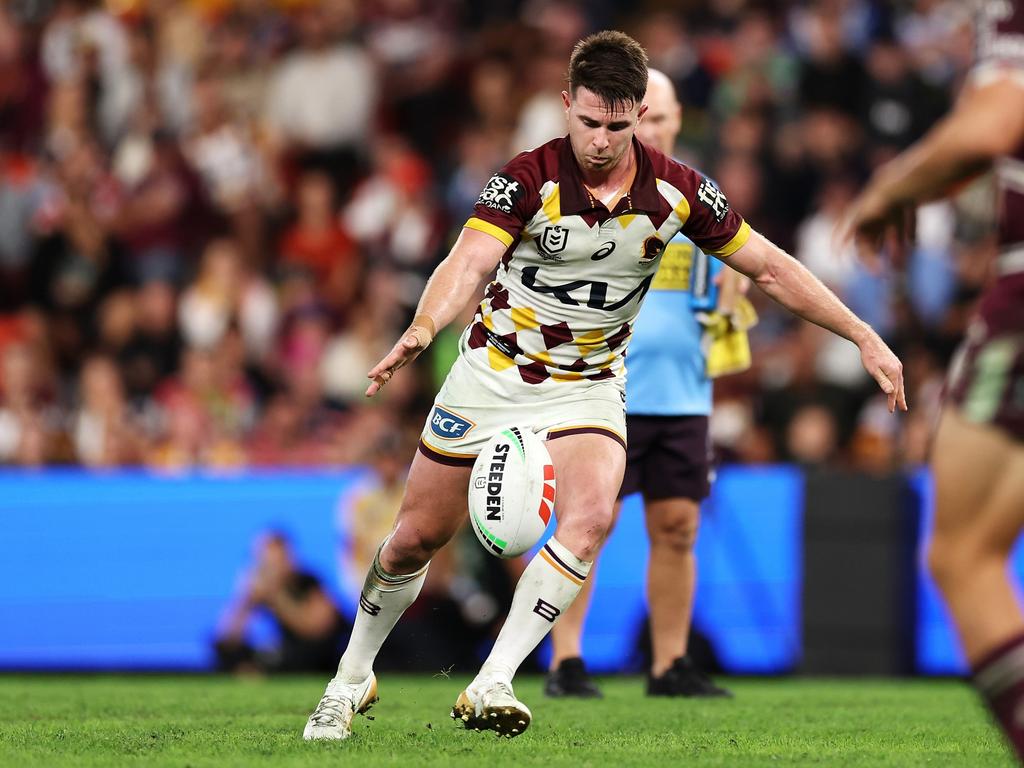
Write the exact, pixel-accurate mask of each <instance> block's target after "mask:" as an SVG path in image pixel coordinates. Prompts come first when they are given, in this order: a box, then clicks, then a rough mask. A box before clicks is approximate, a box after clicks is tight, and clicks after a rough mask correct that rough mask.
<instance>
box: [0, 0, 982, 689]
mask: <svg viewBox="0 0 1024 768" xmlns="http://www.w3.org/2000/svg"><path fill="white" fill-rule="evenodd" d="M964 5H966V4H961V3H957V2H949V1H947V0H905V1H904V2H882V1H881V0H876V1H871V0H824V1H822V2H796V1H792V2H785V1H784V0H778V1H776V2H754V1H753V0H711V1H710V2H684V1H682V0H680V1H678V2H670V1H669V0H665V1H664V2H658V1H657V0H648V1H647V2H642V1H640V0H630V2H624V1H618V2H617V1H616V0H588V2H572V1H571V0H490V1H488V2H467V1H459V0H372V1H371V0H364V1H360V0H327V1H325V2H308V1H306V2H304V1H303V0H238V1H237V2H233V1H232V0H193V1H192V2H186V1H185V0H106V1H105V2H98V1H92V0H8V2H6V3H4V4H3V5H2V6H0V463H2V464H3V465H4V466H5V469H4V470H3V471H2V472H0V551H2V553H3V554H2V556H0V669H4V670H41V669H51V670H79V669H87V670H95V669H104V670H139V669H145V670H189V671H195V670H209V669H213V668H214V667H215V666H216V665H217V663H218V661H217V659H218V657H217V654H216V652H215V649H214V640H215V638H216V637H217V636H218V632H223V631H224V628H223V623H224V621H225V619H224V618H223V617H224V615H225V611H227V610H228V608H229V606H230V604H231V601H232V599H234V598H237V596H238V594H239V592H240V590H241V591H244V586H245V583H246V579H247V578H248V577H247V575H246V574H247V573H250V574H251V572H252V571H251V570H247V569H251V568H253V563H254V562H255V563H257V565H256V566H255V568H256V569H257V570H258V567H259V565H258V562H259V555H254V547H260V546H263V544H262V543H261V542H264V541H265V539H261V538H260V537H261V536H265V535H266V534H267V533H268V532H275V531H276V532H280V533H282V534H284V536H285V537H286V538H287V540H288V542H289V543H290V547H291V551H292V552H293V553H294V557H295V559H296V562H297V563H298V564H299V566H301V569H303V571H308V572H309V573H310V574H313V575H314V576H315V577H316V579H318V581H319V583H320V584H321V585H322V589H323V591H324V593H325V594H326V595H327V596H328V597H329V598H330V600H331V601H332V602H333V603H334V604H336V605H337V606H338V609H339V611H340V616H341V618H340V619H339V621H340V626H343V625H344V623H345V621H346V619H345V617H346V616H351V615H352V609H353V606H354V596H356V595H357V594H358V587H359V582H360V579H361V573H362V572H363V571H364V564H365V562H366V558H367V556H368V555H367V552H368V551H370V552H372V547H373V546H374V545H375V542H376V541H378V540H379V538H380V535H382V533H383V531H386V530H387V527H388V525H389V524H390V519H391V517H390V516H391V515H392V514H393V513H394V510H395V508H396V505H397V501H398V498H400V493H401V482H402V473H403V471H404V466H405V463H406V462H407V461H408V459H409V458H410V457H411V456H412V451H413V450H414V445H415V440H416V437H417V436H418V433H419V430H420V426H421V424H422V420H423V418H424V417H425V414H426V411H427V409H428V407H429V404H430V402H431V399H432V397H433V393H434V391H435V390H436V387H437V385H438V383H439V382H440V380H441V379H442V378H443V376H444V374H445V373H446V371H447V369H448V366H449V365H450V364H451V361H452V360H453V358H454V355H455V353H456V351H455V341H456V338H457V335H458V332H459V331H460V330H461V326H459V327H452V328H451V329H449V330H447V331H446V332H445V333H443V334H442V335H441V336H440V337H439V339H438V340H437V342H436V343H435V344H434V345H433V346H432V347H431V349H430V354H429V356H427V357H426V358H424V359H421V362H420V363H418V364H417V366H416V367H415V368H414V369H411V370H410V371H408V372H406V373H404V374H403V375H401V376H399V377H398V378H397V379H396V380H395V382H394V383H393V384H391V385H390V386H389V387H388V388H387V389H386V390H385V391H384V393H383V396H381V397H378V398H376V399H375V400H373V401H366V400H365V399H364V398H363V394H362V393H363V390H364V388H365V385H366V379H365V371H366V370H367V369H368V368H369V367H370V366H371V365H372V364H373V363H374V362H376V360H377V359H378V358H379V357H380V356H381V355H382V353H383V352H385V351H386V350H387V349H388V348H389V347H390V345H391V344H392V343H393V340H394V338H395V336H396V334H397V333H398V332H399V331H400V330H401V329H402V327H403V326H404V324H405V323H407V322H408V320H409V318H410V317H411V310H412V308H413V306H414V304H415V302H416V300H417V298H418V296H419V294H420V291H421V289H422V287H423V285H424V281H425V279H426V277H427V276H428V275H429V273H430V271H431V270H432V268H433V267H434V266H435V265H436V264H437V263H438V261H439V260H440V259H441V258H443V255H444V254H445V253H446V250H447V248H448V246H449V245H450V244H451V242H452V241H453V239H454V237H455V236H456V235H457V233H458V231H459V228H460V227H461V225H462V223H463V221H464V220H465V218H466V216H467V214H468V212H469V210H470V208H471V206H472V204H473V202H474V201H475V199H476V197H477V195H478V194H479V191H480V190H481V188H482V187H483V185H484V184H485V183H486V181H487V179H488V178H489V176H490V175H491V173H492V172H493V171H494V170H495V169H496V168H497V167H499V166H500V165H501V164H502V163H503V162H504V161H505V160H507V159H508V158H509V157H510V156H511V155H513V154H514V153H516V152H518V151H521V150H524V149H528V148H532V147H534V146H536V145H538V144H540V143H542V142H543V141H546V140H547V139H549V138H552V137H554V136H556V135H560V134H561V133H562V132H563V117H562V114H561V107H560V102H559V99H558V93H559V91H560V90H561V89H562V85H563V77H564V70H565V66H566V61H567V56H568V52H569V50H570V48H571V46H572V44H573V43H574V42H575V41H576V40H577V39H579V38H580V37H582V36H584V35H585V34H587V33H589V32H590V31H593V30H596V29H600V28H606V27H617V28H620V29H623V30H625V31H628V32H630V33H631V34H633V35H635V36H636V37H637V39H639V40H640V41H641V43H643V44H644V45H645V46H646V48H647V50H648V52H649V54H650V58H651V61H652V64H653V65H654V66H656V67H658V68H660V69H661V70H663V71H664V72H666V73H667V74H668V75H669V76H670V77H671V78H672V79H673V81H674V82H675V83H676V86H677V88H678V90H679V93H680V96H681V99H682V101H683V102H684V130H683V134H682V139H681V142H680V145H679V146H678V148H677V149H678V156H679V157H680V158H682V159H684V160H686V161H687V162H689V163H690V164H692V165H694V166H696V167H699V168H701V169H703V170H704V171H705V172H707V173H708V174H709V175H711V176H713V177H714V178H716V179H717V180H718V182H719V183H720V185H721V186H722V188H723V189H724V191H725V192H726V193H727V195H728V196H729V198H730V200H731V201H732V204H733V205H734V206H735V208H736V209H737V210H739V211H741V212H742V213H743V214H744V216H745V217H746V218H747V219H748V221H749V222H750V223H751V225H752V226H754V227H755V228H756V229H759V230H761V231H763V232H765V233H766V234H767V235H768V236H769V237H770V238H771V239H773V240H774V241H775V242H777V243H779V244H780V245H782V246H783V247H785V248H787V249H788V250H789V251H790V252H792V253H793V254H795V255H796V257H797V258H799V259H801V260H802V261H803V262H805V263H806V264H807V265H808V266H809V267H810V268H811V269H812V270H813V271H814V272H815V273H816V274H818V275H819V276H820V277H822V278H823V279H824V280H825V281H826V282H827V283H828V284H829V285H830V286H831V287H832V288H833V289H834V290H835V291H836V292H837V293H838V294H839V295H840V296H841V297H843V299H844V300H845V301H846V302H847V303H848V304H849V305H850V306H851V307H852V308H853V309H854V310H855V311H856V312H858V313H859V314H860V315H861V316H863V317H865V318H866V319H868V320H869V321H870V322H871V323H872V325H874V327H875V328H876V329H878V330H879V332H880V333H881V334H882V335H883V336H884V337H885V338H886V340H887V341H888V342H889V343H890V344H891V345H892V346H893V347H894V349H896V351H897V352H898V353H899V354H900V355H901V357H902V359H903V360H904V362H905V364H906V368H907V380H908V384H909V399H910V403H911V405H912V410H911V412H910V413H909V414H907V415H905V416H901V417H900V418H892V417H890V416H889V415H888V414H887V413H886V410H885V403H884V399H883V398H879V397H878V396H876V395H875V394H874V393H873V391H872V390H873V386H872V384H871V382H869V381H867V380H866V379H865V378H864V376H863V374H862V372H861V369H860V365H859V362H858V356H857V351H856V349H855V348H854V347H853V346H852V345H848V344H846V343H844V342H839V341H838V340H837V339H835V338H832V337H830V336H828V334H826V333H825V332H823V331H821V330H820V329H817V328H814V327H812V326H810V325H808V324H805V323H799V322H795V321H794V320H793V318H791V317H789V316H788V315H786V314H785V313H783V312H781V311H780V310H778V309H777V308H776V307H774V306H773V305H771V304H770V303H768V302H766V301H763V300H761V299H760V297H757V296H755V297H753V298H754V300H755V302H756V303H757V307H758V311H759V312H760V314H761V318H762V321H761V323H760V325H759V326H758V327H757V328H756V329H755V330H754V332H753V336H752V346H753V356H754V366H753V368H752V369H751V370H750V371H749V372H747V373H745V374H742V375H738V376H732V377H728V378H725V379H721V380H720V381H719V382H718V383H717V385H716V406H715V412H714V415H713V417H712V432H713V438H714V443H715V448H716V452H717V455H718V457H719V461H720V462H721V469H720V471H719V482H718V484H717V485H716V488H715V492H714V495H713V497H712V498H711V499H710V500H709V502H708V505H707V507H706V509H705V514H706V519H705V524H704V527H703V530H702V534H701V539H700V545H699V546H700V550H699V557H700V563H701V566H700V569H701V571H700V591H699V594H698V599H697V614H696V627H695V629H696V632H697V633H698V638H697V640H696V641H695V648H699V649H702V650H701V651H700V652H701V653H703V654H704V658H705V660H706V661H707V662H708V663H710V664H711V665H712V666H714V667H716V668H720V669H723V670H725V671H728V672H735V673H780V672H793V671H806V672H815V673H835V672H872V673H882V674H908V673H940V674H949V673H955V672H958V671H960V670H961V669H962V662H961V659H960V656H959V653H958V651H957V649H956V646H955V643H954V641H953V639H952V636H951V634H950V630H949V626H948V623H947V621H946V618H945V615H944V613H943V612H942V609H941V607H940V606H939V604H938V602H937V600H936V596H935V593H934V591H933V590H932V589H931V587H930V585H929V584H928V583H927V582H926V580H925V579H924V578H923V576H922V575H921V574H920V572H919V570H918V569H917V567H916V559H915V550H916V547H917V545H918V543H919V531H920V530H921V526H922V523H923V520H925V519H926V517H927V515H928V514H929V509H930V505H929V485H928V478H927V474H926V473H925V472H924V471H923V470H922V469H921V466H922V463H923V462H924V459H925V454H926V448H927V443H928V434H929V428H930V425H931V423H932V421H933V419H934V417H935V414H936V408H937V404H938V401H939V395H940V390H941V386H942V378H943V370H944V368H945V366H946V364H947V362H948V360H949V357H950V355H951V352H952V350H953V348H954V345H955V343H956V341H957V339H958V338H959V337H960V335H961V334H962V332H963V330H964V327H965V319H966V317H967V316H968V314H969V311H970V309H971V307H972V304H973V301H974V299H975V297H976V296H977V295H978V293H979V290H980V288H981V287H982V286H983V285H984V282H985V280H986V277H987V273H988V265H989V262H990V257H991V254H992V252H993V245H992V243H993V241H992V230H993V216H994V208H993V205H992V196H991V195H992V189H991V183H990V181H989V180H988V179H985V178H982V179H980V180H978V182H977V183H976V184H974V185H972V186H971V187H970V188H967V189H964V190H963V191H962V193H961V194H960V195H959V196H958V198H957V199H955V200H953V201H951V202H942V203H936V204H934V205H931V206H929V207H927V208H924V209H923V210H922V211H921V212H920V215H919V224H918V233H919V242H918V246H917V248H916V249H915V250H914V251H913V253H911V254H910V255H909V257H908V259H907V263H906V264H903V265H901V266H902V270H901V271H899V272H898V273H896V274H895V276H879V275H875V274H871V273H869V272H867V271H866V270H865V269H864V268H863V267H862V266H861V265H859V264H858V263H857V262H856V261H855V259H853V258H852V256H851V254H849V253H841V254H835V253H833V250H832V248H831V247H830V234H831V229H832V226H833V224H834V222H835V220H836V217H837V215H838V213H839V212H840V211H841V210H842V209H843V207H844V205H845V204H846V203H847V202H848V201H849V200H850V199H851V195H852V194H853V192H854V190H855V189H856V188H857V185H858V184H859V183H860V182H861V181H863V179H864V178H865V177H866V175H867V174H868V173H869V172H870V171H871V169H872V168H873V167H875V166H876V165H877V164H878V163H880V162H882V161H884V160H885V159H887V158H889V157H891V156H892V155H893V154H894V153H896V152H898V151H899V150H901V149H903V148H905V147H906V146H907V145H908V144H910V143H911V142H912V141H914V140H915V139H916V138H917V137H919V136H920V135H921V134H922V132H923V131H924V130H926V129H927V127H928V126H929V125H930V124H931V123H932V122H933V121H934V120H935V118H936V117H937V116H938V115H940V114H941V113H942V112H943V111H944V110H945V109H946V107H947V106H948V105H949V103H950V100H951V99H952V98H953V97H954V95H955V93H956V90H957V88H958V85H959V83H960V82H961V79H962V77H963V75H964V73H965V71H966V67H967V65H968V63H969V61H970V56H971V43H970V41H971V37H970V28H969V26H967V24H966V19H965V17H964V15H963V10H964V9H963V7H962V6H964ZM631 504H632V505H633V506H631V507H629V508H627V511H626V513H625V514H624V515H623V521H622V524H621V526H620V528H619V530H618V531H617V532H616V534H615V537H614V539H613V541H612V544H611V546H610V548H609V550H608V553H607V555H606V556H605V558H604V560H603V562H602V565H601V568H600V571H599V573H600V575H599V577H598V591H597V597H596V600H595V610H594V613H593V617H592V619H591V621H590V625H589V627H590V630H589V633H588V636H587V640H586V645H585V649H586V653H587V655H588V658H589V659H592V663H593V666H594V667H595V668H596V669H599V670H603V671H636V670H639V669H640V668H641V659H642V656H643V632H644V629H643V624H644V607H643V600H642V590H641V583H642V578H643V574H642V572H641V571H639V570H638V569H636V567H635V566H631V565H630V562H632V561H633V559H634V558H635V553H636V552H637V551H642V550H643V549H644V548H645V547H646V544H645V543H644V535H643V530H642V524H641V521H640V515H639V509H638V508H637V505H638V501H637V500H636V499H634V500H632V501H631ZM368 547H369V548H370V549H369V550H368ZM630 553H633V556H632V557H627V555H629V554H630ZM432 574H433V575H432V582H431V584H430V585H429V587H428V589H427V590H426V593H425V595H424V597H423V598H422V600H421V607H420V608H419V609H414V610H413V611H412V614H411V619H410V621H409V622H408V624H409V627H410V628H409V629H408V630H407V632H406V634H405V637H404V639H403V638H402V637H399V638H397V639H396V643H397V645H396V649H397V650H396V651H395V652H394V653H392V654H391V655H390V656H389V660H388V661H387V662H385V664H390V665H393V666H397V667H401V668H406V669H427V670H436V669H439V668H447V667H448V666H449V665H450V664H458V665H459V669H463V670H469V669H470V668H472V667H473V665H474V664H475V662H476V659H475V656H476V654H477V653H478V652H479V651H480V650H481V648H482V647H483V646H484V644H486V643H487V641H488V639H489V638H490V637H491V635H492V633H493V631H494V622H495V620H496V617H497V618H498V619H500V616H501V615H502V613H503V605H504V603H505V601H507V600H508V598H509V594H510V593H509V583H510V580H511V579H512V578H514V575H515V574H514V570H513V571H512V572H508V571H504V570H502V568H501V567H500V566H499V565H498V564H497V561H493V560H490V559H488V558H487V557H486V556H484V554H483V551H482V549H479V548H478V547H477V546H476V544H475V542H473V540H472V539H471V537H470V539H468V540H467V541H464V542H462V543H461V544H459V545H457V546H455V547H453V548H451V552H450V553H449V555H448V556H447V558H446V560H445V562H444V563H443V564H440V565H438V567H436V568H435V569H434V570H432ZM256 618H257V620H256V622H255V624H253V625H252V626H251V627H250V628H249V630H247V631H248V632H249V633H250V639H251V640H252V642H253V643H255V644H256V645H257V646H259V645H261V644H264V643H271V644H272V643H273V638H274V630H275V628H274V626H273V622H266V621H263V622H260V621H259V620H258V619H259V617H256ZM431 637H434V638H438V639H437V641H436V642H434V643H427V642H426V641H425V640H424V638H431ZM453 638H454V639H453ZM460 638H461V643H462V644H461V645H460V644H459V642H460ZM412 641H415V643H413V642H412ZM403 642H404V643H406V645H402V643H403ZM403 648H404V649H405V650H402V649H403ZM410 649H411V650H410ZM453 649H457V650H458V653H456V651H455V650H453ZM459 654H462V655H459Z"/></svg>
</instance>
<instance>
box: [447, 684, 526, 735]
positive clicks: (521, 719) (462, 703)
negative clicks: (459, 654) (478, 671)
mask: <svg viewBox="0 0 1024 768" xmlns="http://www.w3.org/2000/svg"><path fill="white" fill-rule="evenodd" d="M452 719H453V720H455V721H457V722H461V723H462V724H463V725H464V726H465V727H466V728H472V729H473V730H475V731H495V732H496V733H497V734H498V735H500V736H507V737H508V738H510V739H511V738H512V737H513V736H518V735H519V734H521V733H522V732H523V731H525V730H526V729H527V728H529V727H530V720H531V715H530V710H529V708H528V707H527V706H526V705H525V704H523V702H521V701H519V699H517V698H516V695H515V693H513V692H512V684H511V683H509V682H507V681H505V680H495V679H492V678H484V679H482V680H474V681H473V682H472V683H470V685H469V687H468V688H466V690H464V691H463V692H462V693H460V694H459V698H458V699H457V700H456V701H455V706H454V707H453V708H452Z"/></svg>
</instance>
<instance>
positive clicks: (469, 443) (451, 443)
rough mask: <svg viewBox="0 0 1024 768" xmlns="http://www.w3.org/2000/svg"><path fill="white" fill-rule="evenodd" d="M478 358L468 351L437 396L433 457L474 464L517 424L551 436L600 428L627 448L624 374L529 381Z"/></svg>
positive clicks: (426, 428) (428, 441)
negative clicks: (595, 378) (621, 376)
mask: <svg viewBox="0 0 1024 768" xmlns="http://www.w3.org/2000/svg"><path fill="white" fill-rule="evenodd" d="M475 358H477V355H475V354H474V352H473V351H468V352H467V351H465V350H464V351H463V353H462V354H460V355H459V357H458V359H457V360H456V361H455V364H454V365H453V366H452V369H451V371H450V372H449V373H448V377H447V378H446V379H445V382H444V384H443V385H442V386H441V390H440V391H439V392H438V393H437V397H436V398H435V399H434V406H433V408H431V410H430V414H429V415H428V416H427V422H426V424H424V425H423V432H422V434H421V435H420V444H419V450H420V453H422V454H424V455H425V456H427V457H428V458H430V459H433V460H434V461H436V462H438V463H441V464H447V465H450V466H466V467H471V466H473V462H474V461H476V457H477V454H478V453H480V450H481V449H482V448H483V446H484V444H485V443H486V442H487V441H488V440H489V439H490V438H491V436H492V435H494V434H495V433H496V432H499V431H501V430H502V429H504V428H505V427H508V426H510V425H513V424H514V425H517V426H520V427H527V428H530V429H533V430H534V431H535V432H537V433H538V434H540V435H541V437H542V438H544V439H546V440H554V439H556V438H559V437H567V436H569V435H579V434H587V433H596V434H603V435H607V436H608V437H610V438H612V439H613V440H615V441H616V442H618V443H619V444H620V445H622V447H623V448H625V447H626V406H625V395H624V392H625V389H624V386H623V382H622V380H621V379H618V378H616V379H605V380H602V381H588V380H585V379H584V380H580V381H545V382H542V383H540V384H527V383H526V382H525V381H523V380H522V379H521V378H520V376H519V374H518V373H517V372H516V370H515V368H512V369H509V370H506V371H501V372H496V371H493V370H491V369H490V368H489V367H487V365H486V364H481V362H480V361H479V360H477V359H475Z"/></svg>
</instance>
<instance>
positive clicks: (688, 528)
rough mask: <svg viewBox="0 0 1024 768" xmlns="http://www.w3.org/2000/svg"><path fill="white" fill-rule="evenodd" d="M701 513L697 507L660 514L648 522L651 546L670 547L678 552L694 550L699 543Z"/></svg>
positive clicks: (684, 552)
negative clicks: (698, 533)
mask: <svg viewBox="0 0 1024 768" xmlns="http://www.w3.org/2000/svg"><path fill="white" fill-rule="evenodd" d="M699 527H700V514H699V512H698V511H697V509H696V508H694V509H689V508H686V509H683V510H674V511H673V512H671V513H667V514H659V515H657V516H655V517H654V518H653V519H652V520H650V521H649V522H648V531H649V534H650V540H651V547H653V548H665V549H669V550H671V551H672V552H674V553H677V554H686V553H688V552H691V551H693V547H694V545H696V543H697V530H698V528H699Z"/></svg>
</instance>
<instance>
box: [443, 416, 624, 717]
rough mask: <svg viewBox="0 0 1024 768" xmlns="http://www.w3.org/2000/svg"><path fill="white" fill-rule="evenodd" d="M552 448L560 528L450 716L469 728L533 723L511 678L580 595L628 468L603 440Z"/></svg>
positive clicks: (581, 439) (595, 437)
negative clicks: (517, 694) (514, 688)
mask: <svg viewBox="0 0 1024 768" xmlns="http://www.w3.org/2000/svg"><path fill="white" fill-rule="evenodd" d="M547 446H548V451H549V452H550V454H551V459H552V461H553V462H554V465H555V476H556V478H557V481H558V490H557V492H556V493H557V495H556V497H555V508H556V514H557V517H558V527H557V529H556V530H555V535H554V536H553V537H552V538H551V539H550V540H549V541H548V542H547V544H545V545H544V547H543V548H542V549H541V550H540V552H539V553H538V554H537V555H536V556H535V557H534V558H533V560H531V561H530V564H529V565H528V566H527V567H526V570H525V571H523V575H522V576H521V577H520V579H519V583H518V584H517V585H516V591H515V595H514V597H513V599H512V608H511V609H510V610H509V614H508V617H507V618H506V619H505V625H504V626H503V627H502V629H501V633H500V634H499V635H498V639H497V641H496V642H495V644H494V648H493V649H492V650H491V653H490V655H489V656H488V657H487V660H486V661H485V662H484V664H483V667H481V669H480V672H479V674H478V675H477V676H476V678H475V679H474V680H473V682H472V683H471V684H470V686H469V687H468V688H467V689H466V690H465V691H463V692H462V693H461V694H460V695H459V698H458V701H457V702H456V704H455V707H454V709H453V710H452V717H455V718H457V719H460V720H462V722H464V723H465V724H466V726H467V727H471V728H487V729H490V730H494V731H497V732H498V733H500V734H502V735H505V736H516V735H518V734H519V733H522V732H523V731H524V730H525V729H526V728H527V727H528V726H529V724H530V719H531V715H530V710H529V709H528V708H527V707H526V705H525V704H523V703H522V702H520V701H519V700H518V699H516V698H515V694H514V693H513V691H512V678H513V676H514V675H515V673H516V670H518V669H519V666H520V665H521V664H522V663H523V660H524V659H525V658H526V657H527V656H528V655H529V654H530V652H531V651H533V649H534V648H536V647H537V644H538V643H540V641H541V640H543V639H544V636H545V635H546V634H547V633H548V632H550V631H551V627H552V626H553V625H554V623H555V621H557V619H558V618H559V617H560V616H561V615H562V614H563V613H564V612H565V611H566V610H567V609H568V608H569V606H570V605H572V603H573V600H575V599H576V596H577V595H578V594H579V591H580V589H581V588H582V586H583V583H584V581H585V580H586V578H587V575H588V574H589V572H590V569H591V566H592V565H593V561H594V558H595V557H596V556H597V553H598V551H599V550H600V548H601V545H602V544H603V543H604V540H605V537H606V536H607V534H608V530H609V529H610V527H611V522H612V509H613V507H614V504H615V497H616V494H617V493H618V490H619V485H620V483H621V482H622V471H623V467H624V466H625V451H623V449H622V446H621V445H619V443H617V442H615V441H614V440H612V439H611V438H610V437H606V436H604V435H599V434H589V433H588V434H577V435H572V436H567V437H561V438H559V439H557V440H551V441H549V442H548V444H547Z"/></svg>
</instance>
